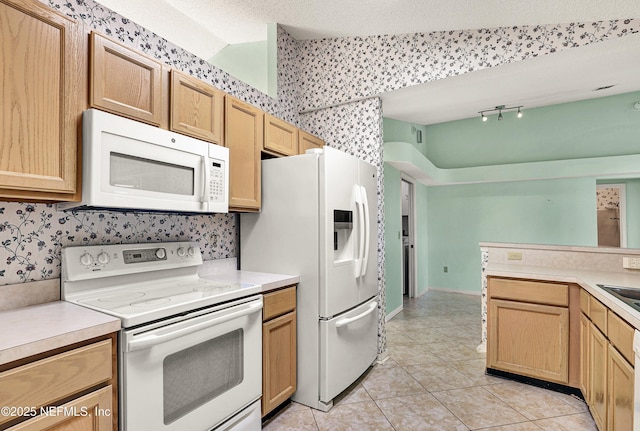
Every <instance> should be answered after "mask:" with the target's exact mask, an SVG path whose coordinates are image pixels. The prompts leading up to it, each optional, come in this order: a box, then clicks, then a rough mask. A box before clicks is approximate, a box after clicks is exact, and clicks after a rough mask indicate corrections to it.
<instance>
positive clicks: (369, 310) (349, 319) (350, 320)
mask: <svg viewBox="0 0 640 431" xmlns="http://www.w3.org/2000/svg"><path fill="white" fill-rule="evenodd" d="M377 306H378V303H377V302H372V303H371V304H369V308H367V309H366V310H365V311H364V312H362V313H360V314H358V315H357V316H353V317H347V318H345V319H341V320H338V321H337V322H336V328H341V327H343V326H346V325H348V324H349V323H353V322H355V321H356V320H360V319H364V318H365V317H367V316H368V315H369V314H371V313H372V312H373V310H375V309H376V307H377Z"/></svg>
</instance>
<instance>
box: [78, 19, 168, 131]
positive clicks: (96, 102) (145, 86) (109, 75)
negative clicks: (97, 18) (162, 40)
mask: <svg viewBox="0 0 640 431" xmlns="http://www.w3.org/2000/svg"><path fill="white" fill-rule="evenodd" d="M90 46H91V80H90V84H91V85H90V91H89V103H90V105H91V106H92V107H95V108H99V109H103V110H105V111H108V112H111V113H113V114H118V115H122V116H125V117H128V118H131V119H134V120H138V121H143V122H145V123H149V124H153V125H155V126H159V125H160V124H161V122H162V118H163V114H162V109H163V106H162V105H163V103H162V91H163V83H162V64H161V63H160V62H159V61H157V60H155V59H153V58H151V57H148V56H146V55H144V54H142V53H140V52H138V51H135V50H133V49H131V48H129V47H127V46H124V45H122V44H120V43H118V42H116V41H113V40H111V39H108V38H106V37H104V36H103V35H101V34H99V33H95V32H94V33H91V38H90Z"/></svg>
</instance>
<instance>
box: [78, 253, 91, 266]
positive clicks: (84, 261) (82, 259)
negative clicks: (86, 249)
mask: <svg viewBox="0 0 640 431" xmlns="http://www.w3.org/2000/svg"><path fill="white" fill-rule="evenodd" d="M80 263H81V264H83V265H84V266H89V265H91V264H92V263H93V256H91V255H90V254H89V253H84V254H83V255H82V256H80Z"/></svg>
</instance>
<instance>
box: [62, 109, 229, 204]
mask: <svg viewBox="0 0 640 431" xmlns="http://www.w3.org/2000/svg"><path fill="white" fill-rule="evenodd" d="M82 151H83V153H82V201H81V202H66V203H62V204H58V209H61V210H68V209H91V208H106V209H123V210H127V209H131V210H152V211H171V212H196V213H221V212H228V211H229V204H228V198H229V170H228V165H229V149H228V148H225V147H222V146H220V145H215V144H212V143H209V142H205V141H201V140H199V139H195V138H190V137H188V136H184V135H181V134H178V133H174V132H170V131H168V130H164V129H159V128H157V127H153V126H149V125H147V124H143V123H139V122H137V121H133V120H129V119H126V118H123V117H118V116H116V115H112V114H108V113H106V112H102V111H98V110H95V109H89V110H87V111H84V112H83V114H82Z"/></svg>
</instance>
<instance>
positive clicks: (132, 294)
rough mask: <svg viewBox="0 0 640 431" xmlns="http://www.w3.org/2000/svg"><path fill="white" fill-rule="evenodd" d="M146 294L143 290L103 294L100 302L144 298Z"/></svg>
mask: <svg viewBox="0 0 640 431" xmlns="http://www.w3.org/2000/svg"><path fill="white" fill-rule="evenodd" d="M143 296H144V293H143V292H124V293H116V294H114V295H108V296H103V297H102V298H98V301H99V302H121V301H132V300H134V299H138V298H142V297H143Z"/></svg>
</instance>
